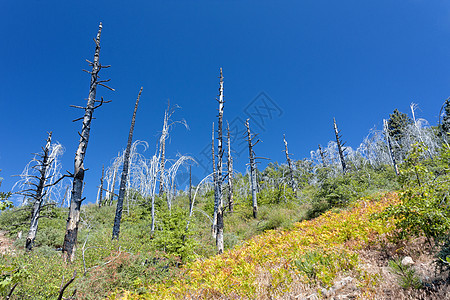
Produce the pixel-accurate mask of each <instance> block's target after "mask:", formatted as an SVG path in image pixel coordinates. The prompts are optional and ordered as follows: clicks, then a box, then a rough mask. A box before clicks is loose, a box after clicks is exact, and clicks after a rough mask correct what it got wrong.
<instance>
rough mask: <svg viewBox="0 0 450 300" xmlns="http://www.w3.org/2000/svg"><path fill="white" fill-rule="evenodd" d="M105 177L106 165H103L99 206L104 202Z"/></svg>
mask: <svg viewBox="0 0 450 300" xmlns="http://www.w3.org/2000/svg"><path fill="white" fill-rule="evenodd" d="M104 178H105V165H103V166H102V178H100V187H99V191H98V192H99V196H98V199H97V201H98V207H101V206H102V202H103V179H104Z"/></svg>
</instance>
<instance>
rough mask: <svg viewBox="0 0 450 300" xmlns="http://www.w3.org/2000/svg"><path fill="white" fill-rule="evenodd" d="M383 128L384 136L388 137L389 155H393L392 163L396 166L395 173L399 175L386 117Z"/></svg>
mask: <svg viewBox="0 0 450 300" xmlns="http://www.w3.org/2000/svg"><path fill="white" fill-rule="evenodd" d="M383 129H384V130H383V131H384V136H385V138H386V144H387V146H388V150H389V155H390V157H391V161H392V165H393V166H394V171H395V175H397V176H398V175H399V173H398V166H397V161H396V160H395V155H394V149H392V143H391V136H390V135H389V126H388V122H387V121H386V119H383Z"/></svg>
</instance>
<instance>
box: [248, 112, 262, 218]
mask: <svg viewBox="0 0 450 300" xmlns="http://www.w3.org/2000/svg"><path fill="white" fill-rule="evenodd" d="M248 120H249V119H247V120H246V121H245V127H247V141H248V158H249V160H250V188H251V190H252V203H253V218H255V219H256V217H257V215H258V199H257V198H256V162H255V152H254V151H253V147H254V146H255V145H256V144H258V143H259V140H257V141H256V142H255V143H253V139H254V138H255V137H256V136H257V135H256V134H255V135H253V136H252V133H251V132H250V125H249V123H248Z"/></svg>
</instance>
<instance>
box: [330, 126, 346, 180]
mask: <svg viewBox="0 0 450 300" xmlns="http://www.w3.org/2000/svg"><path fill="white" fill-rule="evenodd" d="M333 124H334V134H335V136H336V144H337V146H338V151H339V158H340V160H341V165H342V173H344V174H345V172H346V171H347V165H346V164H345V157H344V144H342V143H341V138H342V136H340V135H339V133H340V132H339V130H338V127H337V124H336V119H335V118H333Z"/></svg>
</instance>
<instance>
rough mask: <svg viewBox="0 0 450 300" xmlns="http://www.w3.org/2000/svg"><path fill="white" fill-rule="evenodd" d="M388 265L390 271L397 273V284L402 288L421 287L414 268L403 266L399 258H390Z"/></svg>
mask: <svg viewBox="0 0 450 300" xmlns="http://www.w3.org/2000/svg"><path fill="white" fill-rule="evenodd" d="M388 264H389V267H390V268H391V270H392V272H393V273H394V274H396V275H397V278H398V284H399V285H400V286H401V287H402V288H404V289H409V288H415V289H418V288H420V287H422V281H421V280H420V278H419V277H418V276H417V275H416V270H415V269H414V268H413V267H411V266H404V265H403V264H402V262H401V260H400V259H398V260H390V261H389V263H388Z"/></svg>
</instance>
